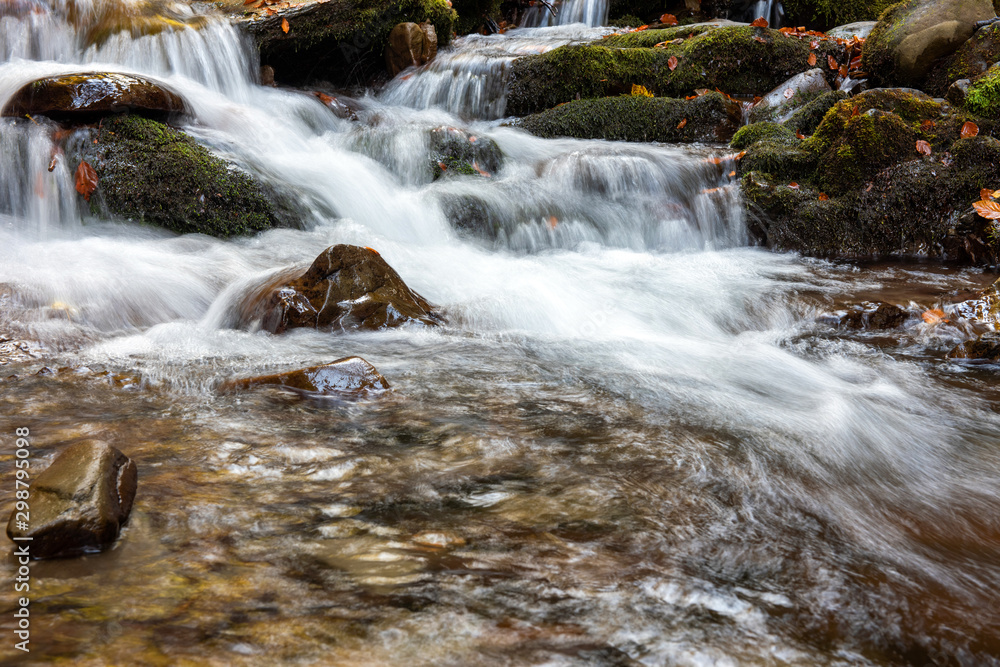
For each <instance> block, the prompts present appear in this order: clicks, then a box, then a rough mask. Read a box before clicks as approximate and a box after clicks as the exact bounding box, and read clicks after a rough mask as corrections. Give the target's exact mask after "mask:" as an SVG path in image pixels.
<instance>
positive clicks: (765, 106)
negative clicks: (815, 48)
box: [750, 67, 832, 123]
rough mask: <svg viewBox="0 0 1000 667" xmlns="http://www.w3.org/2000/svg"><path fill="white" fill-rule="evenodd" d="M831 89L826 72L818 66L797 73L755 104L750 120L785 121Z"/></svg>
mask: <svg viewBox="0 0 1000 667" xmlns="http://www.w3.org/2000/svg"><path fill="white" fill-rule="evenodd" d="M831 90H832V89H831V88H830V84H829V83H828V82H827V80H826V75H825V73H824V72H823V70H821V69H820V68H818V67H817V68H813V69H811V70H807V71H805V72H802V73H801V74H796V75H795V76H793V77H792V78H791V79H789V80H788V81H785V82H784V83H782V84H781V85H779V86H778V87H777V88H775V89H774V90H772V91H771V92H769V93H768V94H767V95H765V96H764V97H763V98H761V100H760V102H758V103H757V104H756V105H754V108H753V110H752V111H751V112H750V122H752V123H760V122H762V121H771V122H775V123H784V122H786V121H787V120H789V119H790V118H791V117H792V115H793V114H794V113H795V112H796V111H797V110H799V109H801V108H802V107H804V106H805V105H806V104H808V103H809V102H811V101H812V100H814V99H816V98H817V97H819V96H820V95H822V94H823V93H827V92H830V91H831Z"/></svg>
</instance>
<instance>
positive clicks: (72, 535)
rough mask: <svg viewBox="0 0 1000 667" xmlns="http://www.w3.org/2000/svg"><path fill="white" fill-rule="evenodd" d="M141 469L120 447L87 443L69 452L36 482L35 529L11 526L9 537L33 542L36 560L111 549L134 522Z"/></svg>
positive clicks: (32, 514)
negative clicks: (127, 524)
mask: <svg viewBox="0 0 1000 667" xmlns="http://www.w3.org/2000/svg"><path fill="white" fill-rule="evenodd" d="M137 480H138V471H137V469H136V466H135V463H133V462H132V460H131V459H129V458H128V457H127V456H125V454H123V453H122V452H120V451H119V450H117V449H115V448H114V447H112V446H110V445H107V444H104V443H98V442H81V443H77V444H74V445H71V446H69V447H67V448H66V449H65V450H64V451H63V452H61V453H60V454H59V456H58V457H56V459H55V460H54V461H53V462H52V464H51V465H50V466H49V467H48V468H46V469H45V471H44V472H42V474H40V475H39V476H38V477H37V478H35V480H34V482H33V483H32V485H31V491H30V494H29V496H28V505H29V506H30V508H31V512H30V521H29V522H28V523H29V525H30V528H28V529H27V530H24V529H21V528H19V527H18V525H17V515H16V512H15V513H12V514H11V518H10V521H9V522H8V524H7V535H8V537H11V538H14V537H31V538H32V540H31V542H30V543H28V544H30V545H31V555H32V556H33V557H35V558H53V557H57V556H71V555H75V554H78V553H81V552H86V551H97V550H100V549H104V548H107V547H108V546H110V545H111V544H112V543H113V542H114V541H115V540H116V539H117V538H118V533H119V531H120V530H121V527H122V525H123V524H124V523H125V522H126V521H127V520H128V517H129V513H130V512H131V511H132V501H133V500H134V499H135V492H136V485H137Z"/></svg>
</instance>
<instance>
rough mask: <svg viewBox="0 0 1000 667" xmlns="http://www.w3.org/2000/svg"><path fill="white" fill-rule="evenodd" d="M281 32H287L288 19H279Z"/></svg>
mask: <svg viewBox="0 0 1000 667" xmlns="http://www.w3.org/2000/svg"><path fill="white" fill-rule="evenodd" d="M281 32H283V33H285V34H286V35H287V34H288V19H285V18H283V19H281Z"/></svg>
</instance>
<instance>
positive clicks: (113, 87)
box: [3, 72, 184, 120]
mask: <svg viewBox="0 0 1000 667" xmlns="http://www.w3.org/2000/svg"><path fill="white" fill-rule="evenodd" d="M125 111H131V112H134V113H138V114H141V115H144V116H154V117H163V116H166V115H168V114H171V113H180V112H183V111H184V101H183V100H182V99H181V98H180V97H179V96H177V94H176V93H174V92H172V91H170V90H169V89H167V88H164V87H163V86H162V85H161V84H159V83H157V82H154V81H151V80H149V79H144V78H140V77H137V76H130V75H128V74H116V73H110V72H107V73H102V72H85V73H82V74H66V75H62V76H51V77H47V78H44V79H38V80H37V81H32V82H31V83H29V84H27V85H26V86H22V87H21V89H20V90H18V91H17V92H16V93H14V96H13V97H12V98H11V99H10V101H9V102H8V103H7V106H5V107H4V109H3V115H4V116H17V117H20V116H25V115H39V116H48V117H49V118H55V119H58V120H62V119H67V118H80V117H97V116H105V115H107V114H111V113H119V112H125Z"/></svg>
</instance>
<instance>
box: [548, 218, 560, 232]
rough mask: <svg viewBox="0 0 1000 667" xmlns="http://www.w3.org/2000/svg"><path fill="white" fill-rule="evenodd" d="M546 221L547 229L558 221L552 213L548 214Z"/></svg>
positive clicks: (553, 226) (553, 227) (554, 225)
mask: <svg viewBox="0 0 1000 667" xmlns="http://www.w3.org/2000/svg"><path fill="white" fill-rule="evenodd" d="M547 222H548V223H549V229H555V228H556V225H558V224H559V221H558V220H557V219H556V216H554V215H550V216H549V219H548V221H547Z"/></svg>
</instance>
